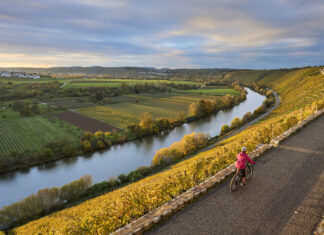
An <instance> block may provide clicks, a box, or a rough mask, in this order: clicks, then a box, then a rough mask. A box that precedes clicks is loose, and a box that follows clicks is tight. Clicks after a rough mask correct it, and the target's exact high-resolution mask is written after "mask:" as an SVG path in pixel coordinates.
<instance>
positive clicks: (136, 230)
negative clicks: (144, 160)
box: [112, 109, 324, 235]
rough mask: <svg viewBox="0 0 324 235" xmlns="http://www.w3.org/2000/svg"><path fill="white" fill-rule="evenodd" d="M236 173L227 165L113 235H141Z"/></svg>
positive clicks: (258, 152) (255, 155)
mask: <svg viewBox="0 0 324 235" xmlns="http://www.w3.org/2000/svg"><path fill="white" fill-rule="evenodd" d="M323 113H324V109H322V110H321V111H317V112H315V114H313V115H312V116H310V117H309V118H307V119H305V120H304V121H302V122H300V123H299V124H297V125H296V126H294V127H292V128H290V129H289V130H287V131H286V132H284V133H283V134H281V135H279V136H277V137H276V138H274V139H273V140H271V142H270V144H265V145H262V146H261V147H259V148H257V149H256V150H254V151H253V152H252V153H250V154H249V155H250V157H251V158H252V159H254V158H258V157H260V156H261V154H263V153H264V152H266V151H267V150H269V149H271V148H273V147H276V146H278V145H279V143H280V142H281V141H283V140H284V139H286V138H287V137H289V136H290V135H292V134H294V133H295V132H296V131H298V130H299V129H301V128H302V127H304V126H305V125H307V124H308V123H309V122H311V121H312V120H314V119H316V118H317V117H319V116H320V115H321V114H323ZM235 171H236V168H235V166H234V164H231V165H229V166H228V167H226V168H225V169H223V170H221V171H220V172H218V173H217V174H215V175H214V176H212V177H210V178H208V179H206V180H205V181H203V182H201V183H200V184H198V185H197V186H195V187H193V188H191V189H190V190H188V191H186V192H185V193H183V194H181V195H179V196H178V197H176V198H174V199H172V200H171V201H169V202H167V203H165V204H164V205H162V206H160V207H158V208H156V209H154V210H153V211H151V212H149V213H148V214H146V215H144V216H142V217H140V218H139V219H137V220H135V221H133V222H131V223H130V224H128V225H126V226H125V227H122V228H120V229H118V230H117V231H115V232H114V233H112V234H114V235H126V234H127V235H139V234H142V233H143V232H144V231H147V230H149V229H150V228H152V227H153V226H154V225H155V224H157V223H159V222H160V221H162V220H164V219H167V218H168V217H170V216H171V215H172V214H174V213H176V212H177V211H179V210H180V209H182V208H183V207H184V206H186V205H187V204H188V203H190V202H191V201H193V200H195V199H197V198H198V197H199V196H201V195H202V194H204V193H206V192H207V190H209V189H211V188H212V187H215V186H217V185H218V184H220V183H222V182H223V181H224V180H225V178H226V177H229V176H231V175H232V174H233V173H234V172H235Z"/></svg>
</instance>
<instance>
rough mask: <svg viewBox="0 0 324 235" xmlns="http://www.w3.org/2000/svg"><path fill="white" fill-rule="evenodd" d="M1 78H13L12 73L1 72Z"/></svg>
mask: <svg viewBox="0 0 324 235" xmlns="http://www.w3.org/2000/svg"><path fill="white" fill-rule="evenodd" d="M0 77H11V73H10V72H6V71H4V72H1V73H0Z"/></svg>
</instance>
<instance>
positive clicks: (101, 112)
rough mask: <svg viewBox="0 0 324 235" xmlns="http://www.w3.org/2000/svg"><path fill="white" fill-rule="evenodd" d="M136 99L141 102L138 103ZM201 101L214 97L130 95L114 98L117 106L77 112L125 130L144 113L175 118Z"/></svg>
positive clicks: (163, 94)
mask: <svg viewBox="0 0 324 235" xmlns="http://www.w3.org/2000/svg"><path fill="white" fill-rule="evenodd" d="M136 99H138V100H139V102H138V103H136ZM201 99H208V100H211V99H212V97H210V96H207V95H204V94H203V95H200V94H188V93H185V92H181V93H175V92H174V93H158V94H140V95H128V96H121V97H116V98H112V101H114V102H118V103H116V104H109V105H105V106H94V107H88V108H81V109H78V110H77V111H78V112H80V113H82V114H84V115H86V116H89V117H92V118H95V119H98V120H101V121H104V122H107V123H109V124H111V125H113V126H115V127H118V128H121V129H124V128H126V127H127V126H129V125H131V124H135V123H138V122H139V121H140V119H141V117H142V115H143V113H144V112H149V113H151V114H152V116H153V117H154V118H159V117H168V118H175V117H176V115H177V114H178V113H179V112H180V111H184V112H185V113H187V111H188V108H189V105H190V104H191V103H193V102H199V100H201Z"/></svg>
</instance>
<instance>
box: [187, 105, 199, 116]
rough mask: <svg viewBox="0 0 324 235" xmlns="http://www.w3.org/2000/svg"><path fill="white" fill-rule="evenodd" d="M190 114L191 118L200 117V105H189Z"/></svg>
mask: <svg viewBox="0 0 324 235" xmlns="http://www.w3.org/2000/svg"><path fill="white" fill-rule="evenodd" d="M189 114H190V116H198V115H199V105H198V104H197V103H191V104H190V105H189Z"/></svg>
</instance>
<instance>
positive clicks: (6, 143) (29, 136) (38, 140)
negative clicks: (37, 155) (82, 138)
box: [0, 116, 77, 154]
mask: <svg viewBox="0 0 324 235" xmlns="http://www.w3.org/2000/svg"><path fill="white" fill-rule="evenodd" d="M64 137H65V138H70V139H77V138H76V137H77V136H76V135H74V134H73V133H72V132H70V131H67V130H66V129H64V128H59V127H58V125H57V124H56V123H51V122H50V121H48V120H47V119H45V118H43V117H41V116H34V117H27V118H20V119H16V120H6V121H4V120H0V154H10V153H11V152H12V151H15V152H23V151H26V150H37V149H39V148H41V147H42V146H43V144H46V143H49V142H51V141H54V140H58V139H60V138H64Z"/></svg>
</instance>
